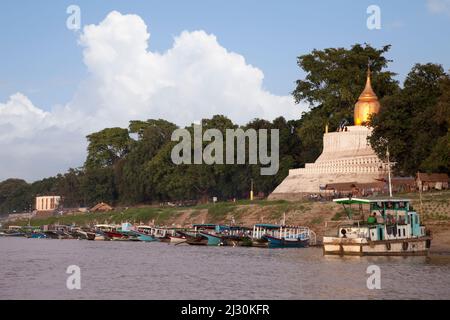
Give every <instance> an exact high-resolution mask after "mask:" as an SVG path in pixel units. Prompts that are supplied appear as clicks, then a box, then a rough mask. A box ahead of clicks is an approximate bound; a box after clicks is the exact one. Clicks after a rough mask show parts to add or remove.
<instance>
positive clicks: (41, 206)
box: [36, 196, 61, 211]
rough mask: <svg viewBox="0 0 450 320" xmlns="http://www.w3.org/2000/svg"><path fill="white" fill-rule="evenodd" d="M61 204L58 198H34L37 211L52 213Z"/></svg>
mask: <svg viewBox="0 0 450 320" xmlns="http://www.w3.org/2000/svg"><path fill="white" fill-rule="evenodd" d="M60 202H61V197H60V196H43V197H36V210H37V211H53V210H55V209H56V208H58V206H59V204H60Z"/></svg>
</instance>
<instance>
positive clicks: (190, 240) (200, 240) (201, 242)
mask: <svg viewBox="0 0 450 320" xmlns="http://www.w3.org/2000/svg"><path fill="white" fill-rule="evenodd" d="M179 233H180V234H181V235H182V236H184V237H185V239H186V241H185V242H186V243H187V244H189V245H191V246H206V245H208V238H207V237H205V236H203V235H201V234H199V233H192V234H189V233H185V232H179Z"/></svg>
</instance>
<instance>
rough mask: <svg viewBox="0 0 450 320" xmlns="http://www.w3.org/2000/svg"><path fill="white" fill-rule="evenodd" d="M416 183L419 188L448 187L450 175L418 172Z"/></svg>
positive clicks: (441, 188) (439, 188)
mask: <svg viewBox="0 0 450 320" xmlns="http://www.w3.org/2000/svg"><path fill="white" fill-rule="evenodd" d="M416 183H417V187H418V188H419V190H422V191H428V190H432V189H436V190H443V189H448V186H449V183H448V175H447V174H446V173H421V172H419V173H417V177H416Z"/></svg>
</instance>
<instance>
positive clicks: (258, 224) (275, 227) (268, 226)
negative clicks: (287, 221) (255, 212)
mask: <svg viewBox="0 0 450 320" xmlns="http://www.w3.org/2000/svg"><path fill="white" fill-rule="evenodd" d="M255 227H259V228H266V229H279V228H280V226H279V225H277V224H271V223H257V224H255Z"/></svg>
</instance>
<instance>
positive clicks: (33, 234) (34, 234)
mask: <svg viewBox="0 0 450 320" xmlns="http://www.w3.org/2000/svg"><path fill="white" fill-rule="evenodd" d="M27 238H30V239H47V238H48V236H47V235H46V234H45V233H43V232H31V233H29V234H27Z"/></svg>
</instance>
